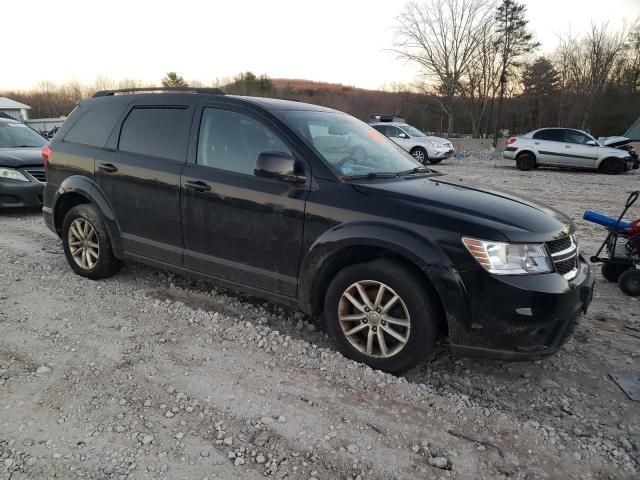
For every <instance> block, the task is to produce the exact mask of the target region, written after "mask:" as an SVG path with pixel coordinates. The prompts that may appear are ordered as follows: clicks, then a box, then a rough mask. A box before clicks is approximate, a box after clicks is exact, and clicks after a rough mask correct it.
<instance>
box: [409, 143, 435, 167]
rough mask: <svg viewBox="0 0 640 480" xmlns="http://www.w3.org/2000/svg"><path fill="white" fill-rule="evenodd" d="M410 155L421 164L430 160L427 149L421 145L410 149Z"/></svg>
mask: <svg viewBox="0 0 640 480" xmlns="http://www.w3.org/2000/svg"><path fill="white" fill-rule="evenodd" d="M411 155H412V156H413V158H415V159H416V160H417V161H419V162H420V163H421V164H423V165H425V164H426V163H427V161H430V160H429V155H427V151H426V150H425V149H424V148H422V147H416V148H414V149H413V150H411ZM436 163H437V162H436Z"/></svg>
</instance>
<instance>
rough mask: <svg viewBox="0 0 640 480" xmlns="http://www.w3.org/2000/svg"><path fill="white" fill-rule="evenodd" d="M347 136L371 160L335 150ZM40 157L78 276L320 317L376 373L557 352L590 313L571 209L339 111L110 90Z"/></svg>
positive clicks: (49, 199)
mask: <svg viewBox="0 0 640 480" xmlns="http://www.w3.org/2000/svg"><path fill="white" fill-rule="evenodd" d="M164 90H166V89H164ZM347 135H348V136H352V137H354V138H356V139H357V141H358V142H360V143H361V144H362V145H364V146H365V147H366V151H367V155H366V156H365V158H364V159H361V160H358V159H355V158H354V157H353V156H352V155H351V154H350V153H343V154H342V157H341V156H340V155H337V154H336V151H335V149H334V148H333V147H331V146H330V145H328V144H329V143H330V142H328V141H327V139H326V137H345V136H347ZM319 138H320V139H321V140H320V141H319V142H318V139H319ZM336 141H337V140H336ZM43 158H44V160H45V163H46V165H47V185H46V188H45V199H44V208H43V212H44V219H45V221H46V223H47V225H48V226H49V227H50V228H51V229H52V230H53V231H54V232H55V233H56V234H57V235H59V236H60V238H61V239H62V243H63V247H64V253H65V255H66V258H67V261H68V263H69V265H70V266H71V268H72V269H73V271H75V272H76V273H77V274H79V275H82V276H85V277H88V278H91V279H100V278H105V277H108V276H110V275H113V274H115V273H116V272H117V271H118V268H119V267H120V263H121V261H122V260H133V261H138V262H142V263H146V264H149V265H153V266H156V267H158V268H163V269H169V270H172V271H175V272H178V273H181V274H184V275H187V276H195V277H197V278H202V279H206V280H209V281H211V282H213V283H216V284H219V285H221V286H224V287H228V288H232V289H237V290H241V291H243V292H245V293H248V294H251V295H254V296H257V297H261V298H266V299H270V300H273V301H276V302H280V303H284V304H287V305H290V306H293V307H295V308H299V309H301V310H303V311H304V312H306V313H307V314H309V315H312V316H316V315H320V314H323V315H324V318H325V320H326V322H327V327H328V330H329V332H330V333H331V334H332V336H333V337H334V338H335V339H336V342H337V344H338V346H339V348H340V350H341V351H342V352H344V353H345V355H347V356H349V357H351V358H353V359H356V360H358V361H363V362H366V363H368V364H369V365H371V366H372V367H374V368H378V369H383V370H387V371H391V372H401V371H403V370H406V369H407V368H410V367H412V366H413V365H415V364H416V363H418V362H420V361H422V360H423V359H425V358H426V357H427V355H428V354H430V353H431V352H432V351H433V350H434V347H435V345H436V342H437V341H438V340H439V339H440V338H442V337H444V336H448V338H449V345H450V348H451V349H452V351H454V352H455V353H468V354H478V355H489V356H492V357H500V358H511V359H513V358H537V357H540V356H541V355H546V354H550V353H553V352H555V351H557V350H558V349H559V348H560V346H561V345H562V344H563V342H564V341H565V340H566V339H567V337H568V336H569V335H570V333H571V331H572V329H573V326H574V324H575V322H576V319H577V317H578V316H579V315H580V313H581V312H583V311H585V310H586V309H587V306H588V305H589V302H590V300H591V296H592V290H593V284H594V280H593V276H592V274H591V272H590V269H589V266H588V264H587V263H586V262H585V260H584V259H583V258H582V256H580V255H579V251H578V247H577V240H576V237H575V227H574V225H573V223H572V222H571V220H570V219H569V218H568V217H567V216H565V215H564V214H563V213H561V212H558V211H555V210H552V209H551V208H549V207H546V206H544V205H542V204H539V203H536V202H533V201H531V200H526V199H522V198H519V197H516V196H514V195H511V194H509V193H505V192H502V191H498V190H494V189H491V188H484V189H483V188H481V187H479V186H477V185H467V184H466V183H464V182H462V181H458V180H456V179H453V178H448V177H446V176H445V175H442V174H440V173H437V172H435V171H433V170H430V169H428V168H426V167H424V166H422V165H420V164H419V163H418V162H417V161H416V160H415V159H414V158H413V157H411V156H410V155H409V154H407V153H406V152H405V151H404V150H403V149H401V148H400V147H398V146H397V145H396V144H395V143H394V142H392V141H391V140H389V139H388V138H387V137H385V136H384V135H382V134H381V133H379V132H378V131H377V130H375V129H374V128H372V127H370V126H369V125H367V124H365V123H363V122H361V121H359V120H356V119H355V118H353V117H351V116H349V115H347V114H344V113H341V112H338V111H336V110H332V109H328V108H324V107H320V106H316V105H308V104H304V103H299V102H292V101H285V100H275V99H267V98H251V97H237V96H226V95H224V94H222V93H220V92H218V91H215V90H203V89H197V90H191V91H183V90H179V91H176V92H169V93H167V92H164V93H140V92H134V93H127V91H106V92H100V93H98V94H96V96H94V98H91V99H88V100H84V101H81V102H80V103H79V104H78V106H77V107H76V108H75V110H74V111H73V113H72V114H71V115H70V116H69V118H68V119H67V121H66V122H65V123H64V125H63V126H62V127H61V129H60V131H59V132H58V134H57V135H56V136H55V137H54V138H53V140H51V143H50V144H49V145H47V146H45V147H44V148H43Z"/></svg>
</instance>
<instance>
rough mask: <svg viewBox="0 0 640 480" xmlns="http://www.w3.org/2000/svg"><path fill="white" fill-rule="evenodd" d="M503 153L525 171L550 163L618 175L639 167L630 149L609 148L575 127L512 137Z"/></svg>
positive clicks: (541, 129)
mask: <svg viewBox="0 0 640 480" xmlns="http://www.w3.org/2000/svg"><path fill="white" fill-rule="evenodd" d="M503 156H504V158H507V159H509V160H515V161H516V166H517V167H518V168H519V169H520V170H525V171H526V170H532V169H534V168H537V167H539V166H545V167H546V166H548V167H563V168H584V169H591V170H598V171H600V172H603V173H608V174H618V173H623V172H626V171H628V170H631V169H632V168H637V166H636V165H637V162H635V161H634V159H633V157H632V156H631V155H630V153H629V152H628V151H626V150H623V149H619V148H612V147H609V146H607V145H605V144H603V143H601V142H599V141H598V140H596V139H595V138H593V137H592V136H591V135H589V134H588V133H586V132H583V131H582V130H576V129H573V128H540V129H538V130H533V131H532V132H529V133H526V134H525V135H522V136H520V137H510V138H509V139H508V140H507V146H506V148H505V150H504V152H503Z"/></svg>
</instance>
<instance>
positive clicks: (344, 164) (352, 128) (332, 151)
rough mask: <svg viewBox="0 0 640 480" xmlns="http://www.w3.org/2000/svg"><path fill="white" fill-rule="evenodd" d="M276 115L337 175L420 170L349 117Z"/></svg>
mask: <svg viewBox="0 0 640 480" xmlns="http://www.w3.org/2000/svg"><path fill="white" fill-rule="evenodd" d="M278 113H279V115H281V117H282V119H283V120H284V121H285V122H286V123H287V124H289V126H291V128H293V129H294V130H295V131H296V132H298V133H299V134H300V136H301V137H302V138H303V139H304V140H305V141H306V142H307V143H308V144H309V146H311V147H312V148H313V149H315V151H316V152H318V154H319V155H320V156H321V157H322V158H324V160H326V161H327V163H329V164H330V165H331V166H332V167H333V168H334V169H335V170H336V171H337V172H338V173H339V174H340V175H343V176H354V175H367V174H371V173H399V172H404V171H407V170H412V169H414V168H416V167H419V166H420V163H418V162H417V161H416V160H415V159H414V158H413V157H412V156H411V155H409V154H408V153H407V152H405V151H404V150H403V149H402V148H400V147H399V146H398V145H396V143H395V142H393V141H392V140H389V139H388V138H387V137H385V136H384V135H382V134H381V133H380V132H378V131H377V130H375V129H374V128H372V127H371V126H370V125H367V124H366V123H363V122H361V121H360V120H358V119H356V118H353V117H352V116H350V115H344V114H341V113H333V112H305V111H284V112H278ZM386 128H387V129H389V128H395V127H390V126H386ZM396 130H397V129H396Z"/></svg>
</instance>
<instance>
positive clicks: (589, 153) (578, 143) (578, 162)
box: [564, 128, 598, 168]
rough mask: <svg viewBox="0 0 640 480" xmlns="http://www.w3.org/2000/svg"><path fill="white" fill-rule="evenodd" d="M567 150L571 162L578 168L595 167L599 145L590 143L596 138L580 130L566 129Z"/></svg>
mask: <svg viewBox="0 0 640 480" xmlns="http://www.w3.org/2000/svg"><path fill="white" fill-rule="evenodd" d="M564 141H565V144H564V146H565V152H566V154H567V155H569V157H567V158H568V160H567V161H569V162H570V164H571V165H572V166H574V167H577V168H595V165H596V160H597V159H598V145H597V143H596V145H588V144H587V142H589V141H595V139H594V138H592V137H590V136H589V135H586V134H585V133H583V132H581V131H579V130H572V129H569V128H568V129H565V131H564Z"/></svg>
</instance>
